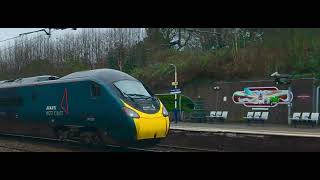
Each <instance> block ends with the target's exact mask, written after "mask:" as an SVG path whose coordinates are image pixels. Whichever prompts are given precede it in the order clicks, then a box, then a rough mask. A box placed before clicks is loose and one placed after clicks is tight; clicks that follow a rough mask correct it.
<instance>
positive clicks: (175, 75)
mask: <svg viewBox="0 0 320 180" xmlns="http://www.w3.org/2000/svg"><path fill="white" fill-rule="evenodd" d="M170 65H171V66H173V67H174V88H175V89H177V86H178V81H177V79H178V77H177V66H176V65H174V64H170ZM177 104H178V102H177V94H175V95H174V113H175V120H176V123H177V122H178V118H177Z"/></svg>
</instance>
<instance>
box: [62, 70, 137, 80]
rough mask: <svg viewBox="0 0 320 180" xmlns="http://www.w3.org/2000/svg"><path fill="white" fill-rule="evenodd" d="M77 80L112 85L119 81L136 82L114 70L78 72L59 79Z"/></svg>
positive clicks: (132, 78)
mask: <svg viewBox="0 0 320 180" xmlns="http://www.w3.org/2000/svg"><path fill="white" fill-rule="evenodd" d="M78 78H90V79H92V78H94V79H99V80H102V81H104V82H107V83H113V82H115V81H119V80H136V79H135V78H134V77H132V76H130V75H128V74H126V73H124V72H121V71H118V70H115V69H95V70H88V71H80V72H75V73H72V74H69V75H66V76H64V77H61V78H60V80H68V79H78Z"/></svg>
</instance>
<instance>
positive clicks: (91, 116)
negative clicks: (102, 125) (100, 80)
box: [85, 83, 102, 125]
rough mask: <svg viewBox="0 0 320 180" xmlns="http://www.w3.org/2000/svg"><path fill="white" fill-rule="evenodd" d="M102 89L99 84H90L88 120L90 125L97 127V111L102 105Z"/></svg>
mask: <svg viewBox="0 0 320 180" xmlns="http://www.w3.org/2000/svg"><path fill="white" fill-rule="evenodd" d="M101 100H102V99H101V87H100V85H99V84H96V83H92V84H90V96H89V103H88V104H89V106H88V108H87V113H86V119H85V121H86V122H87V124H88V125H95V124H96V118H97V110H98V109H99V108H100V104H101Z"/></svg>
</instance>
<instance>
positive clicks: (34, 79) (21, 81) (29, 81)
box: [0, 75, 59, 87]
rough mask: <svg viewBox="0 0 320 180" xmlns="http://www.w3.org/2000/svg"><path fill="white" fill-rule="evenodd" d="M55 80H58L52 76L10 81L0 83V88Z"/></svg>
mask: <svg viewBox="0 0 320 180" xmlns="http://www.w3.org/2000/svg"><path fill="white" fill-rule="evenodd" d="M56 79H59V77H58V76H53V75H42V76H34V77H26V78H18V79H10V80H3V81H0V87H1V86H14V85H22V84H29V83H34V82H43V81H49V80H56Z"/></svg>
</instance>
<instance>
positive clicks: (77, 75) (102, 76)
mask: <svg viewBox="0 0 320 180" xmlns="http://www.w3.org/2000/svg"><path fill="white" fill-rule="evenodd" d="M89 79H90V80H95V79H96V80H101V81H103V82H105V83H108V84H110V83H113V82H115V81H119V80H136V79H135V78H133V77H132V76H130V75H128V74H126V73H124V72H121V71H118V70H114V69H95V70H88V71H80V72H74V73H71V74H69V75H66V76H63V77H61V78H59V77H58V76H53V75H43V76H35V77H28V78H19V79H12V80H4V81H0V87H17V86H23V85H28V84H33V83H49V82H52V81H51V80H58V81H55V82H61V81H72V80H89Z"/></svg>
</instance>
